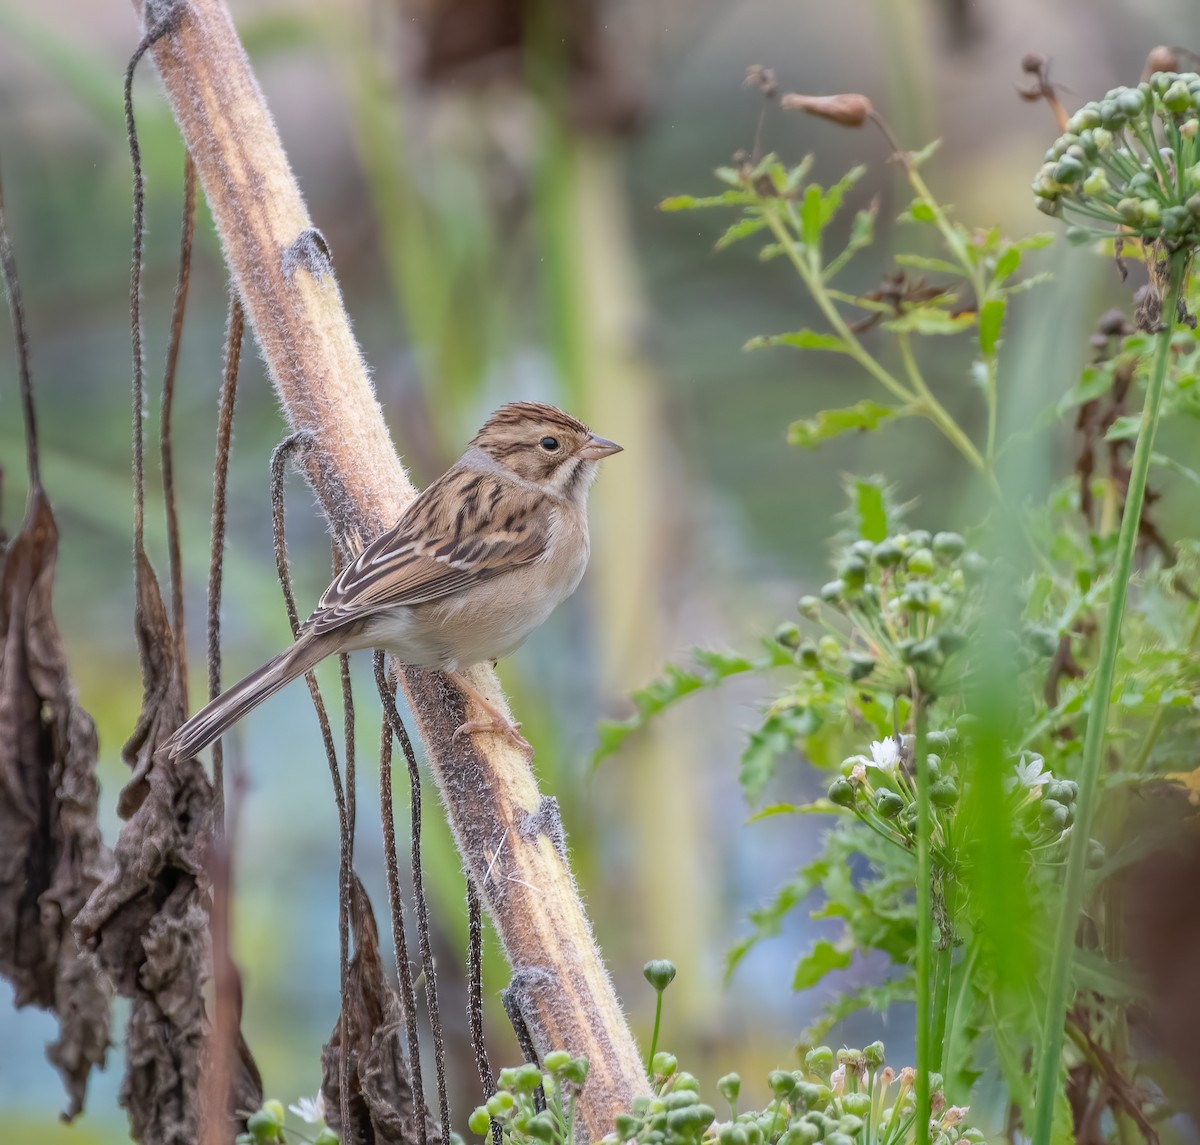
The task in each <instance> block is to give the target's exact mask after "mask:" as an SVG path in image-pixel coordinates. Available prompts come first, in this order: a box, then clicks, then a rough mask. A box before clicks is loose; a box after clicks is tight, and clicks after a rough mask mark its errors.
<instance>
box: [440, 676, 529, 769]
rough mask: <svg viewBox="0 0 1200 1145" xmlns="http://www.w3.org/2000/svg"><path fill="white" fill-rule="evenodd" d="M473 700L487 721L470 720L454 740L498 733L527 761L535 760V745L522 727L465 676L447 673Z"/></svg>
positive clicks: (458, 729) (459, 728) (458, 731)
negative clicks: (482, 733)
mask: <svg viewBox="0 0 1200 1145" xmlns="http://www.w3.org/2000/svg"><path fill="white" fill-rule="evenodd" d="M446 674H447V675H448V676H449V677H450V679H451V680H453V681H454V683H455V684H457V685H458V686H459V687H460V688H461V689H462V690H463V691H464V692H466V694H467V695H468V696H470V697H471V699H472V700H474V701H475V703H477V704H478V705H479V706H480V707H481V708H482V709H483V710H484V711H485V712H487V714H488V718H487V719H486V720H468V721H467V722H466V723H465V724H461V725H460V726H459V727H458V728H456V729H455V732H454V735H453V736H452V737H451V738H452V739H458V738H459V736H465V735H472V734H473V733H474V732H496V733H498V734H500V735H504V736H507V737H508V739H509V740H510V741H511V742H512V743H513V744H515V745H516V746H517V747H519V748H520V749H521V751H522V752H523V753H524V755H525V758H526V759H533V745H532V744H531V743H530V742H529V741H528V740H527V739H526V738H525V737H524V736H523V735H522V734H521V725H520V724H519V723H516V722H515V721H513V720H510V719H509V718H508V716H506V715H505V714H504V713H503V712H502V711H501V710H500V709H499V708H497V707H496V706H495V704H493V703H492V702H491V701H490V700H489V699H488V698H487V697H486V696H485V695H483V694H482V693H481V692H480V691H479V690H478V689H477V688H476V687H474V686H473V685H472V684H471V683H470V682H468V680H467V679H466V677H465V676H463V675H461V674H460V673H458V672H447V673H446Z"/></svg>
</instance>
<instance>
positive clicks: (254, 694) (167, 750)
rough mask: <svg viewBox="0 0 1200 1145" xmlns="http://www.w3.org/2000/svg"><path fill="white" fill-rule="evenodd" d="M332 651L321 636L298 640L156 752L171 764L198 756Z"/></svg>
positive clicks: (197, 716)
mask: <svg viewBox="0 0 1200 1145" xmlns="http://www.w3.org/2000/svg"><path fill="white" fill-rule="evenodd" d="M333 650H334V649H333V645H331V644H330V643H329V641H328V639H327V638H325V636H323V635H322V636H313V635H305V636H301V637H300V639H299V640H297V641H296V643H295V644H293V645H292V646H291V648H289V649H288V650H287V651H286V652H283V653H281V654H280V655H278V656H276V657H275V658H274V659H273V660H268V661H267V662H266V663H265V664H264V665H263V666H262V667H261V668H258V669H256V670H255V671H253V672H251V673H250V675H249V676H247V677H246V678H245V679H243V680H239V681H238V682H237V683H236V684H234V685H233V687H231V688H228V689H227V690H226V691H224V692H222V693H221V694H220V695H219V696H218V697H217V698H216V699H215V700H213V701H212V702H211V703H209V704H207V705H205V706H204V707H203V708H201V709H200V710H199V711H198V712H197V713H196V714H195V715H194V716H192V717H191V719H189V720H187V721H186V722H184V723H183V724H181V725H180V726H179V728H178V729H177V730H176V731H175V733H174V735H172V736H171V737H170V738H169V739H168V740H167V741H166V742H165V743H164V744H163V745H162V747H161V748H159V754H161V755H164V756H165V757H166V758H167V759H172V760H174V759H182V758H186V757H188V756H193V755H196V754H198V753H199V752H201V751H203V750H204V749H205V748H206V747H208V745H209V744H210V743H212V742H213V740H215V739H216V738H217V737H218V736H220V735H223V734H224V733H225V732H226V731H227V730H228V729H229V728H231V727H232V726H233V725H234V724H235V723H237V721H238V720H240V719H241V718H242V716H244V715H245V714H246V713H247V712H249V711H250V710H251V709H252V708H256V707H258V705H259V704H261V703H262V702H263V700H265V699H266V698H267V697H268V696H272V695H274V694H275V693H276V692H277V691H279V689H280V688H282V687H283V686H284V685H285V684H289V683H291V681H292V680H294V679H296V677H297V676H302V675H303V674H304V673H305V672H307V671H308V670H309V669H310V668H311V667H313V665H314V664H316V663H317V662H318V661H319V660H322V659H324V658H325V656H326V655H328V654H329V653H330V652H332V651H333Z"/></svg>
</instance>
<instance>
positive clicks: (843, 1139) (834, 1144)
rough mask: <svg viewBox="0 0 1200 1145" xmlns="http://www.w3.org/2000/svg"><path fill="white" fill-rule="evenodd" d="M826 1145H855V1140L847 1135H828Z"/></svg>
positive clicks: (826, 1135)
mask: <svg viewBox="0 0 1200 1145" xmlns="http://www.w3.org/2000/svg"><path fill="white" fill-rule="evenodd" d="M825 1145H854V1138H853V1137H848V1136H847V1135H846V1134H845V1133H826V1134H825Z"/></svg>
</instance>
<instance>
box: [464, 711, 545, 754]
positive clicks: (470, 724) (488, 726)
mask: <svg viewBox="0 0 1200 1145" xmlns="http://www.w3.org/2000/svg"><path fill="white" fill-rule="evenodd" d="M476 732H494V733H495V734H496V735H502V736H504V737H505V738H507V739H508V740H509V742H510V743H512V744H513V746H514V747H517V748H519V749H520V751H521V753H522V754H523V755H524V756H525V758H526V760H532V759H533V744H531V743H530V742H529V741H528V740H527V739H526V738H525V737H524V736H523V735H522V734H521V725H520V724H519V723H517V722H516V721H515V720H507V719H504V718H503V717H493V718H491V719H486V720H468V721H467V722H466V723H465V724H460V725H459V726H458V727H457V728H455V729H454V735H452V736H451V737H450V738H451V739H452V740H455V741H457V740H458V739H460V738H461V737H462V736H469V735H474V734H475V733H476Z"/></svg>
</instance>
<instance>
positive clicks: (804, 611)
mask: <svg viewBox="0 0 1200 1145" xmlns="http://www.w3.org/2000/svg"><path fill="white" fill-rule="evenodd" d="M796 607H797V608H799V609H800V615H801V616H803V617H804V618H805V619H806V620H816V619H817V617H818V616H820V615H821V602H820V601H819V600H818V599H817V598H816V597H815V596H802V597H801V598H800V603H799V604H798V605H797V606H796Z"/></svg>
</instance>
